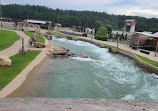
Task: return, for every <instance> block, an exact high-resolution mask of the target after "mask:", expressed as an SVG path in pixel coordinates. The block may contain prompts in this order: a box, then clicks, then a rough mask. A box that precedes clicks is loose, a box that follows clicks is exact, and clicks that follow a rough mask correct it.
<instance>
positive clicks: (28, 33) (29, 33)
mask: <svg viewBox="0 0 158 111" xmlns="http://www.w3.org/2000/svg"><path fill="white" fill-rule="evenodd" d="M24 33H25V34H26V35H27V36H29V37H31V36H32V34H37V33H36V32H29V31H24ZM39 42H42V43H45V39H44V37H43V36H42V35H40V38H39Z"/></svg>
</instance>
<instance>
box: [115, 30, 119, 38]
mask: <svg viewBox="0 0 158 111" xmlns="http://www.w3.org/2000/svg"><path fill="white" fill-rule="evenodd" d="M118 37H119V34H118V32H117V33H116V36H115V39H116V40H117V39H118Z"/></svg>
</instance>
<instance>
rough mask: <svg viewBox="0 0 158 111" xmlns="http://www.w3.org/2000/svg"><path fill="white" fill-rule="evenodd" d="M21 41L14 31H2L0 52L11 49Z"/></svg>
mask: <svg viewBox="0 0 158 111" xmlns="http://www.w3.org/2000/svg"><path fill="white" fill-rule="evenodd" d="M19 39H20V36H19V35H17V34H16V33H15V32H13V31H8V30H0V51H1V50H4V49H6V48H8V47H10V46H11V45H13V44H14V42H15V41H17V40H19Z"/></svg>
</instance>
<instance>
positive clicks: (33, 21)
mask: <svg viewBox="0 0 158 111" xmlns="http://www.w3.org/2000/svg"><path fill="white" fill-rule="evenodd" d="M27 22H29V23H38V24H46V23H47V21H43V20H27Z"/></svg>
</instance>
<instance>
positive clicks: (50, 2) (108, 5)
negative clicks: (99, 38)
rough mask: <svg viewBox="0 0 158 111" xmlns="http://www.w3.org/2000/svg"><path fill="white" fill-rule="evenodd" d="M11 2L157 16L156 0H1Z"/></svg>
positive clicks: (157, 2) (3, 2)
mask: <svg viewBox="0 0 158 111" xmlns="http://www.w3.org/2000/svg"><path fill="white" fill-rule="evenodd" d="M13 3H16V4H31V5H33V4H34V5H42V6H47V7H50V8H53V9H56V8H59V9H69V10H91V11H101V12H107V13H109V14H117V15H118V14H120V15H123V14H124V15H137V16H143V17H148V18H151V17H156V18H158V0H2V4H13Z"/></svg>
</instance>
